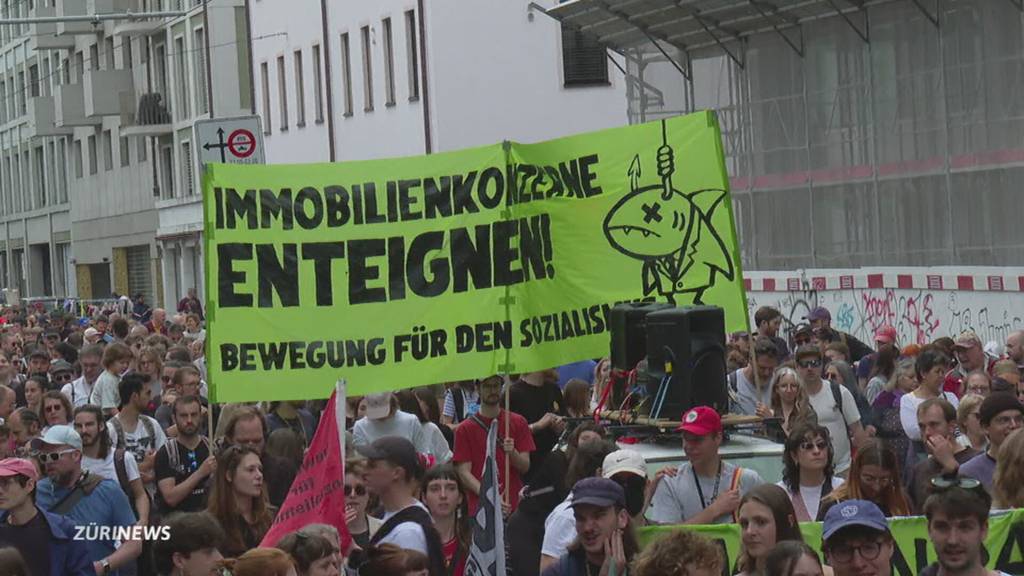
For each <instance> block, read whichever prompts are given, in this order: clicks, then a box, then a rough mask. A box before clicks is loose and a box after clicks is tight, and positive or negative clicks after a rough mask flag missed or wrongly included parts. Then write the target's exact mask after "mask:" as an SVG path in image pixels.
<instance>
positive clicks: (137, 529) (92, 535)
mask: <svg viewBox="0 0 1024 576" xmlns="http://www.w3.org/2000/svg"><path fill="white" fill-rule="evenodd" d="M170 539H171V527H170V526H139V525H134V526H99V525H97V524H96V523H95V522H93V523H90V524H89V525H88V526H75V535H74V540H83V541H85V542H97V541H99V542H108V541H110V540H120V541H121V542H127V541H129V540H143V541H149V542H156V541H159V540H163V541H167V540H170Z"/></svg>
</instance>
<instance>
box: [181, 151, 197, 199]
mask: <svg viewBox="0 0 1024 576" xmlns="http://www.w3.org/2000/svg"><path fill="white" fill-rule="evenodd" d="M181 185H182V187H183V188H184V192H185V196H191V195H193V194H195V193H196V190H195V182H194V179H193V176H192V143H191V142H182V143H181Z"/></svg>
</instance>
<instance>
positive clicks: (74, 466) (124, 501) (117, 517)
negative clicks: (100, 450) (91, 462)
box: [32, 425, 142, 575]
mask: <svg viewBox="0 0 1024 576" xmlns="http://www.w3.org/2000/svg"><path fill="white" fill-rule="evenodd" d="M32 449H33V450H36V451H38V452H39V460H40V462H42V463H43V464H44V466H45V468H46V476H47V477H46V478H44V479H43V480H41V481H40V482H39V484H38V485H37V486H38V488H37V494H36V501H37V503H38V504H39V507H40V508H41V509H43V510H46V511H47V512H50V513H53V514H60V515H65V516H67V517H68V518H70V519H71V521H72V522H73V523H74V524H75V525H76V526H103V527H109V528H108V529H113V528H116V527H122V528H129V527H131V526H133V525H134V524H135V516H134V515H133V514H132V510H131V506H130V505H129V503H128V497H127V496H125V494H124V492H122V491H121V487H120V486H118V485H117V482H114V481H113V480H107V479H105V478H101V477H100V476H98V475H96V474H91V473H89V472H87V471H85V470H83V469H82V438H81V437H80V436H79V435H78V432H75V431H74V429H73V428H71V427H70V426H64V425H58V426H51V427H50V429H49V430H47V431H46V434H45V435H44V436H43V437H42V438H36V439H35V440H33V441H32ZM86 547H87V549H88V551H89V559H90V560H91V561H92V562H93V568H94V570H95V571H96V574H99V575H106V574H118V569H119V568H121V567H122V566H128V565H130V564H132V563H134V562H135V558H137V557H138V556H139V554H140V553H141V552H142V542H141V541H139V540H127V541H124V542H122V543H121V546H120V547H115V540H114V539H113V538H109V539H105V540H100V539H99V538H96V539H90V540H89V541H88V542H86Z"/></svg>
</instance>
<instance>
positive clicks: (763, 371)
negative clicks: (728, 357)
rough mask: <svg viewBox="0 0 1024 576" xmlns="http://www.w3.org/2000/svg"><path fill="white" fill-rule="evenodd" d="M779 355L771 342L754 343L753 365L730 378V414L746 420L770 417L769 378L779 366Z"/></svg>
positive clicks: (770, 393) (761, 340) (770, 382)
mask: <svg viewBox="0 0 1024 576" xmlns="http://www.w3.org/2000/svg"><path fill="white" fill-rule="evenodd" d="M778 353H779V350H778V348H777V347H776V346H775V343H774V342H772V341H771V340H769V339H767V338H763V337H758V338H755V339H754V363H753V364H751V365H748V366H747V367H746V368H741V369H739V370H737V371H735V372H733V373H732V374H729V378H728V380H729V397H730V400H731V412H733V413H734V414H744V415H747V416H755V415H756V416H762V417H767V416H770V415H771V408H770V406H771V404H772V386H771V384H772V375H773V374H774V373H775V369H776V368H777V367H778V366H779V357H778Z"/></svg>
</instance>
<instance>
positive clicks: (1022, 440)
mask: <svg viewBox="0 0 1024 576" xmlns="http://www.w3.org/2000/svg"><path fill="white" fill-rule="evenodd" d="M992 484H993V486H994V487H995V490H994V494H993V496H994V497H995V498H994V500H995V503H996V506H998V507H999V508H1021V507H1024V434H1021V432H1020V430H1014V431H1013V432H1012V433H1010V435H1009V436H1007V437H1006V440H1004V441H1003V444H1002V446H1000V447H999V458H998V460H997V461H996V472H995V475H994V476H993V477H992Z"/></svg>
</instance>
